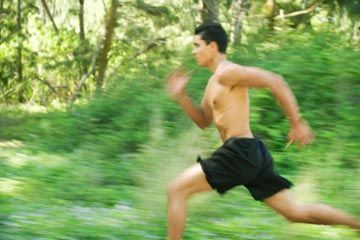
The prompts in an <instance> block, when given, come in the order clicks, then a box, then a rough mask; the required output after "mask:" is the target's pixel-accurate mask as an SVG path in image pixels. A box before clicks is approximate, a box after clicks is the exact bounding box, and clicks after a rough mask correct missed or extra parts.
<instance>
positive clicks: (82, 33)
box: [79, 0, 85, 41]
mask: <svg viewBox="0 0 360 240" xmlns="http://www.w3.org/2000/svg"><path fill="white" fill-rule="evenodd" d="M84 1H85V0H79V3H80V11H79V26H80V40H81V41H84V40H85V31H84Z"/></svg>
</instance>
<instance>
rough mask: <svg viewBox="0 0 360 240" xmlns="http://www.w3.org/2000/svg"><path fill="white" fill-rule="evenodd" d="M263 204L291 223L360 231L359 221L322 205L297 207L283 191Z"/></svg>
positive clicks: (286, 191) (292, 199)
mask: <svg viewBox="0 0 360 240" xmlns="http://www.w3.org/2000/svg"><path fill="white" fill-rule="evenodd" d="M264 201H265V203H266V204H267V205H268V206H270V207H271V208H273V209H274V210H276V211H277V212H278V213H280V214H281V215H283V216H284V217H286V218H287V219H288V220H289V221H291V222H303V223H312V224H324V225H345V226H349V227H352V228H354V229H357V230H360V221H359V220H356V219H355V218H353V217H351V216H350V215H348V214H346V213H344V212H342V211H340V210H337V209H334V208H332V207H329V206H327V205H324V204H309V205H298V204H296V201H295V200H294V198H293V196H292V195H291V194H290V192H289V191H288V190H287V189H285V190H282V191H280V192H278V193H276V194H274V195H273V196H271V197H269V198H266V199H264Z"/></svg>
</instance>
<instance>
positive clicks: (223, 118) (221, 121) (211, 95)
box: [204, 73, 253, 141]
mask: <svg viewBox="0 0 360 240" xmlns="http://www.w3.org/2000/svg"><path fill="white" fill-rule="evenodd" d="M204 100H205V101H206V102H207V104H208V106H209V107H210V109H211V113H212V117H213V122H214V124H215V126H216V128H217V129H218V131H219V134H220V137H221V139H222V140H223V141H225V140H226V139H228V138H230V137H247V138H252V137H253V134H252V132H251V130H250V119H249V118H250V116H249V94H248V87H240V86H233V87H230V86H225V85H222V84H221V83H219V77H218V75H217V74H216V73H215V74H214V75H213V76H212V77H211V78H210V79H209V81H208V84H207V86H206V89H205V94H204Z"/></svg>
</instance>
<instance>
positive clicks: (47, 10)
mask: <svg viewBox="0 0 360 240" xmlns="http://www.w3.org/2000/svg"><path fill="white" fill-rule="evenodd" d="M41 3H42V5H43V6H44V8H45V12H46V14H47V15H48V17H49V18H50V21H51V23H52V25H53V27H54V29H55V32H56V33H58V32H59V29H58V27H57V26H56V23H55V21H54V18H53V16H52V15H51V13H50V10H49V7H48V5H47V3H46V1H45V0H41Z"/></svg>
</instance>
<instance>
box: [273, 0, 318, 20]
mask: <svg viewBox="0 0 360 240" xmlns="http://www.w3.org/2000/svg"><path fill="white" fill-rule="evenodd" d="M320 4H322V1H318V2H314V3H313V4H312V5H311V6H310V7H309V8H307V9H304V10H301V11H296V12H292V13H288V14H280V15H277V16H276V17H274V19H275V20H279V19H284V18H289V17H296V16H299V15H304V14H308V13H310V12H312V11H314V10H315V8H316V7H317V6H319V5H320Z"/></svg>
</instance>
